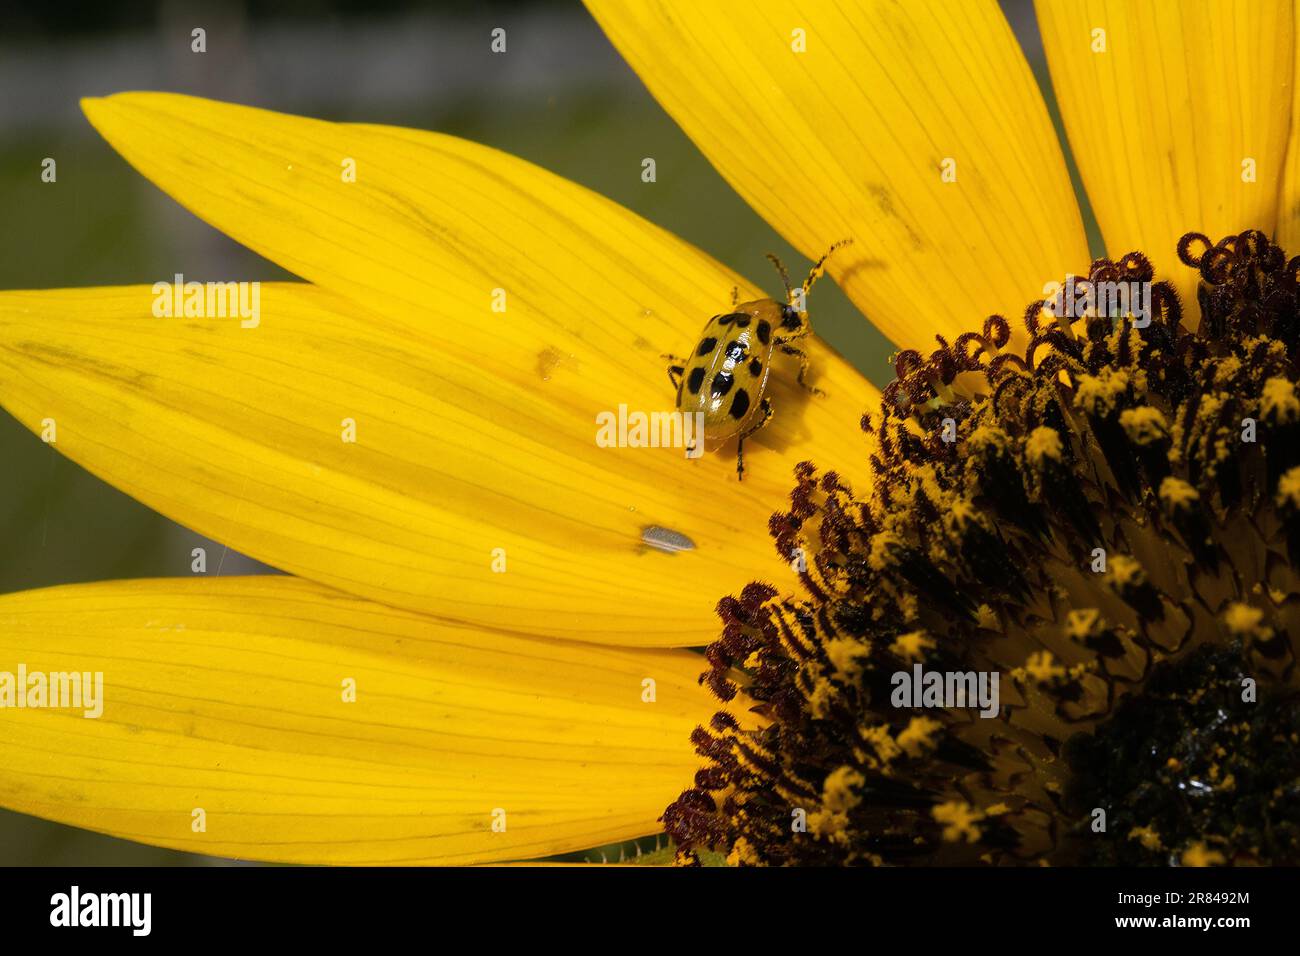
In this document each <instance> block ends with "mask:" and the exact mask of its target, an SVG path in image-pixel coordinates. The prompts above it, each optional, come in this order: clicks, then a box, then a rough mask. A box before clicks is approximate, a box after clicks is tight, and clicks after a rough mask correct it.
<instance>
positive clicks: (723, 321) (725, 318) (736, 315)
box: [718, 312, 745, 325]
mask: <svg viewBox="0 0 1300 956" xmlns="http://www.w3.org/2000/svg"><path fill="white" fill-rule="evenodd" d="M744 317H745V313H743V312H729V313H727V314H726V315H720V316H718V325H730V324H731V323H732V322H735V321H736V320H737V319H743V318H744Z"/></svg>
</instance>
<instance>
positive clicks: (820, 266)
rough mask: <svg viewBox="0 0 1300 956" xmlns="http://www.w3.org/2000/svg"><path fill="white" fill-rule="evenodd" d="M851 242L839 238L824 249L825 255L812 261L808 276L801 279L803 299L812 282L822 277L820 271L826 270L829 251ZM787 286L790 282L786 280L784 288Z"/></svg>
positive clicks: (787, 287)
mask: <svg viewBox="0 0 1300 956" xmlns="http://www.w3.org/2000/svg"><path fill="white" fill-rule="evenodd" d="M852 242H853V240H852V239H841V240H840V241H839V242H837V243H834V244H833V245H832V246H831V247H830V248H829V249H827V250H826V255H824V256H822V257H821V258H820V259H818V260H817V261H816V262H815V263H813V267H812V269H811V270H809V272H808V278H806V279H804V280H803V295H804V298H805V299H807V298H808V293H809V291H810V290H811V289H812V286H813V283H814V282H816V281H817V280H818V279H820V278H821V277H822V273H824V272H825V271H826V268H825V267H826V260H827V259H829V258H830V257H831V253H833V252H834V251H835V250H836V249H840V248H843V247H844V246H847V245H850V244H852ZM789 288H790V284H789V283H788V282H787V283H786V289H789Z"/></svg>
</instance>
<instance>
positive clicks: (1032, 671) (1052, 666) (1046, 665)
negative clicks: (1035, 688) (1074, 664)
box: [1024, 651, 1065, 684]
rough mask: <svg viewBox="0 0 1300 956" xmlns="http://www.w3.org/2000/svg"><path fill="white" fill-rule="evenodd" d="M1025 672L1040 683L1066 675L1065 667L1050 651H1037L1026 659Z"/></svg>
mask: <svg viewBox="0 0 1300 956" xmlns="http://www.w3.org/2000/svg"><path fill="white" fill-rule="evenodd" d="M1024 669H1025V673H1027V674H1028V675H1029V676H1030V677H1032V678H1033V679H1034V680H1035V681H1037V682H1038V683H1040V684H1045V683H1047V682H1049V681H1053V680H1058V679H1059V678H1062V677H1064V676H1065V668H1064V667H1062V666H1061V665H1059V664H1057V663H1056V660H1055V658H1053V657H1052V655H1051V653H1050V652H1049V651H1035V652H1034V653H1032V654H1030V655H1029V658H1028V659H1027V660H1026V661H1025V668H1024Z"/></svg>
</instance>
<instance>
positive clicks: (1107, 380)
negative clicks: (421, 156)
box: [1074, 368, 1129, 417]
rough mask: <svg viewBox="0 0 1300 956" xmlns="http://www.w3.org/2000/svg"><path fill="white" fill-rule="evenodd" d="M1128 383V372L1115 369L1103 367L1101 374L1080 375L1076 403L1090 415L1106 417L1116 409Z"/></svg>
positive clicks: (1075, 394)
mask: <svg viewBox="0 0 1300 956" xmlns="http://www.w3.org/2000/svg"><path fill="white" fill-rule="evenodd" d="M1128 384H1129V383H1128V373H1127V372H1124V371H1120V370H1115V369H1109V368H1106V369H1102V371H1101V374H1100V375H1080V376H1079V385H1078V388H1077V390H1076V391H1075V393H1074V405H1075V407H1076V408H1079V409H1081V410H1083V411H1085V412H1087V413H1088V414H1090V415H1096V416H1098V417H1105V416H1107V415H1109V414H1110V413H1111V412H1113V411H1114V410H1115V405H1116V403H1117V402H1118V401H1119V399H1120V398H1121V397H1122V396H1123V394H1124V393H1125V392H1127V391H1128Z"/></svg>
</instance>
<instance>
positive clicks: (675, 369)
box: [659, 354, 686, 388]
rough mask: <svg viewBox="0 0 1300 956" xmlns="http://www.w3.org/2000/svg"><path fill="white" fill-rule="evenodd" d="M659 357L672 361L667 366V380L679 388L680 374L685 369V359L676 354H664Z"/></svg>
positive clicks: (680, 382)
mask: <svg viewBox="0 0 1300 956" xmlns="http://www.w3.org/2000/svg"><path fill="white" fill-rule="evenodd" d="M659 357H660V358H662V359H667V360H668V361H669V362H671V363H672V364H670V365H669V366H668V381H670V382H672V383H673V388H680V387H681V384H682V374H683V373H684V372H685V371H686V359H684V358H678V357H677V356H676V355H666V354H665V355H661V356H659Z"/></svg>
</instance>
